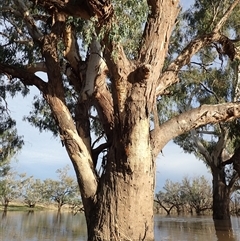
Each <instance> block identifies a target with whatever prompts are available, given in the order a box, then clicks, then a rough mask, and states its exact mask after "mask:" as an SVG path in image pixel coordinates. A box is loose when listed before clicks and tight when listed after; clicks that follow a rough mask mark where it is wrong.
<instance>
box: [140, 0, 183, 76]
mask: <svg viewBox="0 0 240 241" xmlns="http://www.w3.org/2000/svg"><path fill="white" fill-rule="evenodd" d="M148 5H149V8H150V13H149V15H148V19H147V23H146V25H145V29H144V33H143V37H142V45H141V49H140V52H139V60H140V62H141V63H145V64H151V65H152V66H154V67H155V66H156V67H155V71H156V72H157V71H158V73H159V71H160V70H161V69H162V66H163V62H164V56H166V53H167V50H168V43H169V39H170V36H171V32H172V29H173V26H174V24H175V20H176V17H177V15H178V12H179V1H171V3H170V2H169V1H165V0H158V1H153V0H148ZM159 56H163V57H162V58H160V59H162V60H163V61H161V60H160V59H159Z"/></svg>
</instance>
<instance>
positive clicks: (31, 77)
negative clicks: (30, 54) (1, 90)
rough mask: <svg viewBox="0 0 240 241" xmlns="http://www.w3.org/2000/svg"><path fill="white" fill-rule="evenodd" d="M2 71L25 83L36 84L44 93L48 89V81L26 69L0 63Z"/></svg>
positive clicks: (0, 71) (0, 70)
mask: <svg viewBox="0 0 240 241" xmlns="http://www.w3.org/2000/svg"><path fill="white" fill-rule="evenodd" d="M0 73H2V74H6V75H7V76H10V77H11V78H18V79H20V80H21V81H22V83H23V84H25V85H34V86H36V87H37V88H38V89H39V90H40V91H42V92H43V93H44V92H45V91H46V88H47V83H46V82H44V81H43V80H42V79H41V78H39V77H38V76H36V75H35V74H34V73H32V72H31V71H28V70H26V69H23V68H19V67H15V66H9V65H6V64H2V63H0Z"/></svg>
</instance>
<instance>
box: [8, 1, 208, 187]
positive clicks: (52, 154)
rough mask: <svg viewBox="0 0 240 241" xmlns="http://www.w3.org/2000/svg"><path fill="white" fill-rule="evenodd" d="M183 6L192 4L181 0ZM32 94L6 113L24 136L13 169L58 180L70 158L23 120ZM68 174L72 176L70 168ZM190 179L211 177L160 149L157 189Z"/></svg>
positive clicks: (169, 149)
mask: <svg viewBox="0 0 240 241" xmlns="http://www.w3.org/2000/svg"><path fill="white" fill-rule="evenodd" d="M181 2H182V3H183V5H184V7H187V6H189V5H190V3H192V2H193V1H189V0H182V1H181ZM30 89H31V95H29V96H27V97H25V98H23V97H22V96H20V95H19V96H17V97H15V98H13V99H12V98H9V106H8V108H9V110H10V113H11V115H12V117H13V118H15V119H16V121H17V129H18V133H19V135H23V136H24V141H25V145H24V147H23V148H22V150H21V152H20V153H19V154H18V155H17V156H16V160H17V161H16V162H15V161H13V167H14V168H15V169H16V171H18V172H19V173H27V175H28V176H31V175H33V176H34V177H35V178H40V179H46V178H53V179H54V178H57V174H56V170H57V169H59V168H62V167H64V166H66V165H67V164H70V165H71V163H70V160H69V157H68V155H67V153H66V150H65V148H64V147H62V145H61V142H60V140H59V138H54V137H53V136H52V134H51V133H50V132H43V133H39V131H38V129H36V128H35V127H32V126H31V125H30V124H29V123H27V122H24V121H22V118H23V116H24V115H27V114H28V112H29V111H30V110H31V103H32V98H33V95H34V94H40V93H39V91H38V90H37V89H36V88H35V87H30ZM70 173H71V174H72V175H74V171H73V168H72V166H71V171H70ZM186 175H188V176H189V177H193V176H199V175H204V176H206V178H207V179H209V180H211V174H210V173H209V171H208V169H207V168H206V166H205V164H204V163H203V162H202V161H199V160H197V159H196V158H195V157H194V156H193V155H189V154H185V153H184V152H183V151H182V150H181V149H180V148H179V147H178V146H177V145H175V144H173V143H172V142H170V143H168V144H167V145H166V146H165V148H164V149H163V155H161V154H160V155H159V157H158V158H157V179H156V190H159V189H161V188H162V186H163V185H164V182H165V181H166V179H171V180H172V181H181V179H182V178H183V177H184V176H186Z"/></svg>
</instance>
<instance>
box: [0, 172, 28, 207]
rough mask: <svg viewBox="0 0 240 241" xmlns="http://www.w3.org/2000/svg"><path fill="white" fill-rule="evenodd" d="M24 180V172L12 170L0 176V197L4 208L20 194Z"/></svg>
mask: <svg viewBox="0 0 240 241" xmlns="http://www.w3.org/2000/svg"><path fill="white" fill-rule="evenodd" d="M24 182H25V174H17V173H16V172H12V171H10V172H8V173H7V175H5V176H4V177H2V178H0V199H1V202H2V205H3V206H4V209H5V210H7V208H8V205H9V203H10V202H12V201H14V200H16V199H18V198H19V197H20V196H21V194H22V190H23V186H24Z"/></svg>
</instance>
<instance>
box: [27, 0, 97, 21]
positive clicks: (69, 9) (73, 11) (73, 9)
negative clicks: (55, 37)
mask: <svg viewBox="0 0 240 241" xmlns="http://www.w3.org/2000/svg"><path fill="white" fill-rule="evenodd" d="M30 1H31V2H33V4H36V0H30ZM37 5H39V6H42V7H44V8H45V9H47V10H49V9H51V8H53V7H54V8H55V9H58V10H59V12H62V13H66V14H68V15H71V16H74V17H79V18H83V19H90V18H91V17H93V16H94V13H93V12H92V11H91V9H90V8H89V5H88V4H87V1H85V0H78V1H76V0H65V1H61V0H48V1H46V0H37Z"/></svg>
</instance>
